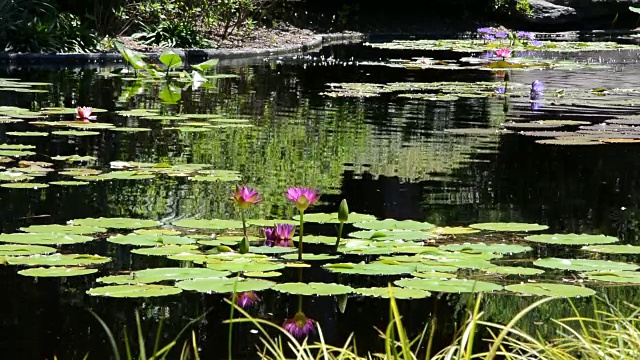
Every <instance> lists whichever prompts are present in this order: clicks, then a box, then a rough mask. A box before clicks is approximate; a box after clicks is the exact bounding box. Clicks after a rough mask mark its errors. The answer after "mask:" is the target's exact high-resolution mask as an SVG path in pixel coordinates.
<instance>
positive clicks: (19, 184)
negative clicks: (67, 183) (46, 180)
mask: <svg viewBox="0 0 640 360" xmlns="http://www.w3.org/2000/svg"><path fill="white" fill-rule="evenodd" d="M0 186H1V187H3V188H9V189H33V190H38V189H44V188H48V187H49V184H42V183H30V182H15V183H6V184H0Z"/></svg>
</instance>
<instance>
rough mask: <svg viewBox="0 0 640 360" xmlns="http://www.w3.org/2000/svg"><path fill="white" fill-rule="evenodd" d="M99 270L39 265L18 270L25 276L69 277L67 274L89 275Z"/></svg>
mask: <svg viewBox="0 0 640 360" xmlns="http://www.w3.org/2000/svg"><path fill="white" fill-rule="evenodd" d="M96 272H98V269H87V268H83V267H63V266H61V267H58V266H54V267H38V268H31V269H24V270H20V271H18V274H20V275H24V276H33V277H67V276H82V275H89V274H93V273H96Z"/></svg>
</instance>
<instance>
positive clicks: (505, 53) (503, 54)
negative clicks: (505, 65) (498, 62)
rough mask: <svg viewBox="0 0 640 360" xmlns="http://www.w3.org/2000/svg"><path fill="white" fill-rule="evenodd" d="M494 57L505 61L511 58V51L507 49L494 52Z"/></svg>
mask: <svg viewBox="0 0 640 360" xmlns="http://www.w3.org/2000/svg"><path fill="white" fill-rule="evenodd" d="M496 55H497V56H499V57H501V58H502V59H506V58H508V57H511V49H509V48H502V49H498V50H496Z"/></svg>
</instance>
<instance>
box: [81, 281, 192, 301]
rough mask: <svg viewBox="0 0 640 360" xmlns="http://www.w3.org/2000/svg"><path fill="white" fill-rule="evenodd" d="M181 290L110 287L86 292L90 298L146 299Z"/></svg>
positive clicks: (169, 287)
mask: <svg viewBox="0 0 640 360" xmlns="http://www.w3.org/2000/svg"><path fill="white" fill-rule="evenodd" d="M181 292H182V289H179V288H177V287H175V286H166V285H147V284H136V285H111V286H102V287H97V288H93V289H89V290H87V294H89V295H91V296H105V297H115V298H148V297H156V296H169V295H176V294H180V293H181Z"/></svg>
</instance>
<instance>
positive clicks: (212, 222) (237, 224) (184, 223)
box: [172, 219, 242, 229]
mask: <svg viewBox="0 0 640 360" xmlns="http://www.w3.org/2000/svg"><path fill="white" fill-rule="evenodd" d="M172 224H173V225H175V226H179V227H184V228H194V229H242V221H238V220H221V219H183V220H178V221H174V222H173V223H172Z"/></svg>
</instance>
